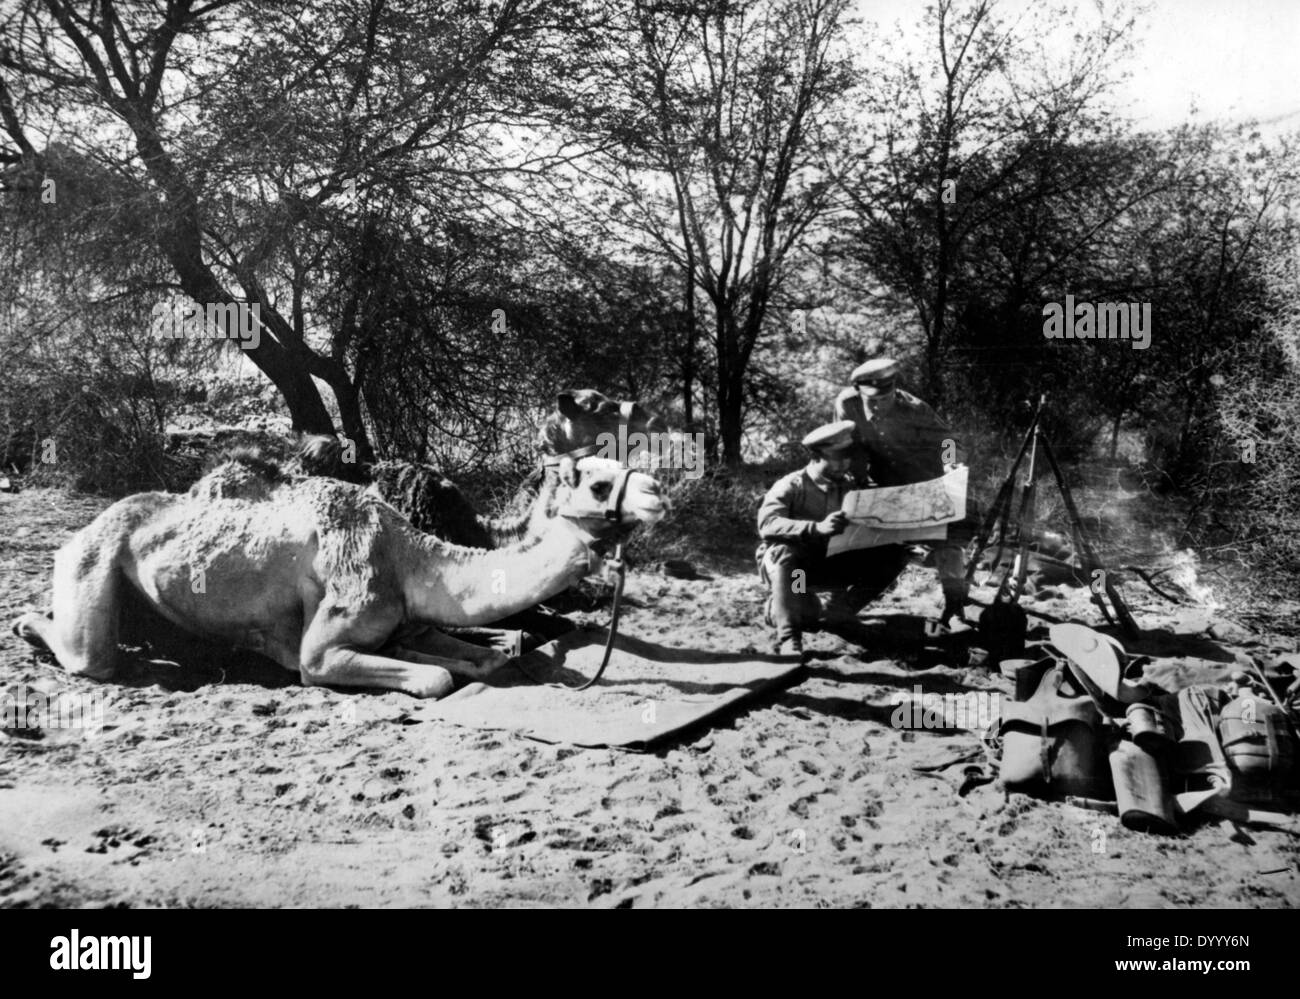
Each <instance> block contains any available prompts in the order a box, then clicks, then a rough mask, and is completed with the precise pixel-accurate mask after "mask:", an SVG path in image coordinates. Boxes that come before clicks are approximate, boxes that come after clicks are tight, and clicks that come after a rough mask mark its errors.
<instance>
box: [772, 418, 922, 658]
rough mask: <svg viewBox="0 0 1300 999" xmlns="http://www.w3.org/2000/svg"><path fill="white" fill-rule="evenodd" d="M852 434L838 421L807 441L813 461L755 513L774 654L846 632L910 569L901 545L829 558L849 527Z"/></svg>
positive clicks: (774, 491) (848, 426) (853, 483)
mask: <svg viewBox="0 0 1300 999" xmlns="http://www.w3.org/2000/svg"><path fill="white" fill-rule="evenodd" d="M853 429H854V425H853V422H852V421H851V420H838V421H836V422H835V423H827V424H826V425H824V426H821V427H818V428H817V429H816V430H814V431H813V432H812V433H810V434H808V435H807V436H806V437H804V439H803V444H804V446H805V447H807V448H808V449H809V451H811V452H812V457H811V460H810V461H809V462H808V464H807V465H806V466H805V467H804V468H801V469H799V470H798V471H797V472H791V473H790V474H789V475H787V476H785V477H784V478H782V479H780V480H779V481H778V482H777V483H776V484H775V485H774V486H772V488H771V489H769V490H768V492H767V495H766V496H765V497H764V498H763V505H762V506H761V507H760V508H759V511H758V533H759V536H760V537H761V538H762V543H761V544H760V545H759V546H758V552H757V558H758V571H759V575H760V576H761V578H762V580H763V582H764V584H765V585H766V586H768V587H769V589H770V590H771V595H770V596H769V597H768V602H767V619H768V624H770V625H772V626H773V627H775V628H776V651H777V652H778V653H780V652H781V651H782V649H783V647H784V646H786V645H787V644H788V645H789V646H790V647H791V649H792V651H794V652H796V653H798V654H800V655H802V653H803V632H804V631H805V630H815V629H817V628H819V627H820V626H821V625H823V624H826V625H830V626H832V627H842V626H845V625H851V624H852V622H853V621H855V620H856V618H857V612H858V611H859V610H860V609H861V608H862V607H864V606H866V605H867V604H868V603H870V602H871V601H872V600H874V599H875V598H876V597H878V596H879V595H880V594H881V593H882V592H884V590H885V589H887V588H888V586H889V585H890V583H892V582H893V580H894V578H895V577H896V576H897V575H898V573H899V572H901V571H902V568H903V566H904V565H906V564H907V555H908V552H907V549H906V548H903V547H902V546H901V545H886V546H881V547H877V548H867V549H858V550H855V551H848V552H842V553H840V554H838V555H833V556H828V555H827V552H826V544H827V539H829V538H831V537H833V536H834V535H836V534H839V533H840V532H841V531H843V530H844V529H845V527H847V526H848V518H847V517H846V516H845V515H844V512H843V509H842V507H843V505H844V494H845V493H847V492H848V491H850V490H852V489H856V488H858V482H857V481H856V480H855V479H854V478H853V474H852V471H851V468H850V464H851V461H850V459H851V455H852V453H853V448H854V441H853ZM826 588H830V589H831V590H832V591H833V594H832V597H831V599H830V602H829V603H828V604H827V607H826V610H825V611H823V610H822V606H821V603H820V602H819V601H818V599H817V594H816V590H817V589H826Z"/></svg>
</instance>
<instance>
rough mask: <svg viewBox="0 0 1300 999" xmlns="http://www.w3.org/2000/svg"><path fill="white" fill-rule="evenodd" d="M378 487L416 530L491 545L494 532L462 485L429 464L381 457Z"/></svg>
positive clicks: (475, 545) (376, 472)
mask: <svg viewBox="0 0 1300 999" xmlns="http://www.w3.org/2000/svg"><path fill="white" fill-rule="evenodd" d="M372 471H373V474H374V481H375V487H376V489H377V490H378V492H379V494H380V495H381V496H383V497H384V499H386V500H387V501H388V502H389V503H391V504H392V505H393V507H394V508H395V509H397V510H399V511H400V512H401V514H402V516H404V517H405V518H406V519H407V520H408V521H410V523H411V525H412V526H413V527H415V528H416V530H419V531H423V532H424V533H425V534H432V535H434V536H435V537H439V538H442V539H443V540H446V541H452V542H454V543H456V544H458V545H466V546H468V547H470V548H492V547H495V546H494V545H493V543H492V536H491V535H490V534H489V533H488V532H487V530H486V529H485V528H484V527H483V525H482V524H481V523H480V522H479V520H478V515H477V514H476V513H475V510H474V506H473V504H471V503H470V501H469V500H468V499H467V498H466V497H465V494H464V493H463V492H461V491H460V488H459V487H458V486H457V485H456V484H455V483H454V482H452V481H451V480H450V479H448V478H446V477H445V476H444V475H442V474H441V473H440V472H438V471H437V470H436V469H434V468H431V467H430V466H428V465H414V464H410V463H408V462H403V461H381V462H379V463H378V464H377V465H375V466H374V468H373V470H372Z"/></svg>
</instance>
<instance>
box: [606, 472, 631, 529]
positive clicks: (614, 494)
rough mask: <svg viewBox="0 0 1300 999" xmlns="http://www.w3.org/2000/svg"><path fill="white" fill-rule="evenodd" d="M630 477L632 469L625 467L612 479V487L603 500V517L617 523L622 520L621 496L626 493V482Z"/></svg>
mask: <svg viewBox="0 0 1300 999" xmlns="http://www.w3.org/2000/svg"><path fill="white" fill-rule="evenodd" d="M631 477H632V469H630V468H625V469H623V470H622V471H621V472H619V473H618V477H617V478H615V479H614V485H613V488H611V489H610V491H609V499H607V500H606V501H605V519H606V520H608V521H610V522H612V523H614V524H619V523H621V522H622V520H623V497H625V496H626V495H627V482H628V479H630V478H631Z"/></svg>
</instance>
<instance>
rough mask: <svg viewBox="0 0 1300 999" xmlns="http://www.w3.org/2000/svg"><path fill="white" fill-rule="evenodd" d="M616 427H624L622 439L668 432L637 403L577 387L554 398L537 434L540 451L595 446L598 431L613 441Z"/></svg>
mask: <svg viewBox="0 0 1300 999" xmlns="http://www.w3.org/2000/svg"><path fill="white" fill-rule="evenodd" d="M620 427H626V430H625V431H624V432H623V436H624V439H625V440H626V439H628V438H631V437H632V436H633V435H634V434H642V435H645V436H646V437H648V436H649V435H650V434H665V433H667V432H668V424H666V423H665V422H664V421H663V420H661V419H660V418H659V417H658V416H656V415H655V414H654V413H652V412H650V411H649V410H648V409H646V408H645V407H644V406H642V405H641V403H639V402H635V401H627V402H620V401H619V400H617V399H610V398H608V397H607V396H604V395H602V394H601V393H599V392H597V391H596V390H595V389H578V390H576V391H565V392H561V393H560V394H559V395H557V396H556V397H555V412H553V413H552V414H551V415H550V416H548V417H547V418H546V422H545V423H543V424H542V429H541V433H540V435H539V436H540V440H541V445H542V450H543V451H545V452H546V453H547V454H549V455H560V454H567V453H568V452H570V451H577V450H578V449H580V448H595V447H598V446H599V445H600V444H602V443H603V441H602V440H601V435H602V434H610V435H612V437H613V439H615V440H617V439H618V437H619V428H620ZM606 439H608V438H606Z"/></svg>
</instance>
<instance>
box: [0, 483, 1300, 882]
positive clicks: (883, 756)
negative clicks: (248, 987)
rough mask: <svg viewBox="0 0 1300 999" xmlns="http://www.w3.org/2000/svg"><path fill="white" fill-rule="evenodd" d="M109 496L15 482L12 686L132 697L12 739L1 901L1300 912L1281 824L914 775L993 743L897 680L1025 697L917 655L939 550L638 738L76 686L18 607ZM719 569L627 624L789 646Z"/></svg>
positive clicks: (1183, 645)
mask: <svg viewBox="0 0 1300 999" xmlns="http://www.w3.org/2000/svg"><path fill="white" fill-rule="evenodd" d="M104 505H106V503H105V502H104V501H99V500H93V499H88V498H85V497H77V496H69V495H68V494H65V493H57V492H47V491H32V492H26V493H22V494H19V495H17V496H13V495H4V494H0V620H3V622H5V624H6V628H5V632H4V635H3V637H2V638H0V688H11V687H14V686H16V685H21V684H29V685H32V686H33V687H35V688H38V689H47V690H50V691H54V690H71V691H74V692H80V693H82V694H92V693H93V694H98V695H101V696H106V697H107V698H108V702H107V708H106V715H105V722H106V727H105V729H104V731H103V732H102V733H100V734H99V735H97V736H96V737H94V738H85V737H84V733H83V732H82V731H80V730H52V731H50V732H47V733H45V734H44V737H43V738H36V739H34V738H30V737H22V736H19V735H7V736H0V906H42V905H47V906H48V905H55V906H100V905H129V906H318V905H326V906H410V905H439V906H443V905H453V906H454V905H459V906H495V905H556V906H597V907H614V908H617V907H629V906H656V905H658V906H860V907H868V906H869V907H907V906H948V907H953V906H959V907H1006V906H1015V907H1051V906H1100V907H1108V908H1109V907H1201V906H1227V907H1235V906H1250V907H1270V908H1277V907H1291V906H1294V905H1295V904H1296V903H1297V902H1298V901H1300V877H1298V874H1300V870H1298V868H1297V861H1298V858H1300V853H1298V851H1297V839H1296V838H1294V837H1292V836H1289V835H1287V834H1284V833H1281V832H1275V831H1269V830H1260V829H1250V830H1246V829H1244V828H1238V827H1235V826H1233V825H1232V824H1230V823H1227V822H1217V823H1209V824H1205V825H1202V826H1200V827H1199V828H1197V829H1196V830H1195V831H1194V832H1192V833H1191V834H1189V835H1186V836H1181V837H1176V838H1170V837H1157V836H1149V835H1144V834H1138V833H1133V832H1129V831H1127V830H1125V829H1123V828H1122V827H1121V826H1120V825H1119V822H1118V820H1117V819H1115V818H1113V817H1111V816H1108V815H1104V814H1099V813H1096V812H1090V811H1085V810H1082V809H1079V808H1075V807H1072V806H1067V805H1063V804H1055V803H1044V802H1040V801H1035V800H1033V799H1030V798H1027V797H1023V796H1020V795H1013V796H1011V797H1009V798H1008V797H1007V796H1006V795H1004V794H1003V792H1002V791H1000V790H999V789H997V787H996V785H992V784H986V785H982V786H978V787H975V788H974V789H971V790H969V791H968V793H965V794H964V795H959V793H958V791H959V788H960V786H961V785H962V783H963V767H964V766H965V764H963V763H960V762H957V763H955V764H954V765H952V766H950V767H948V768H946V769H943V770H941V771H939V772H937V773H920V772H918V771H916V770H914V769H913V768H914V767H918V766H926V765H935V764H942V763H944V762H948V761H956V760H959V759H960V758H961V757H963V756H965V755H966V754H968V753H971V752H972V751H974V750H977V749H978V748H979V740H978V738H977V737H976V736H975V735H974V734H972V733H970V732H963V731H948V732H941V731H933V730H921V731H915V730H906V729H899V728H896V727H894V726H893V725H892V724H891V716H892V715H893V713H894V702H895V698H896V695H897V694H899V693H900V692H904V693H906V692H911V691H912V690H913V689H914V688H915V687H916V685H918V684H919V685H921V686H922V687H923V688H924V689H925V690H926V691H928V692H934V693H965V692H976V693H983V694H988V695H1007V694H1008V693H1009V691H1010V687H1009V684H1007V682H1006V681H1004V680H1003V679H1002V678H1000V677H997V676H992V677H990V676H989V675H987V674H986V673H985V672H983V671H982V670H980V669H974V668H959V667H958V666H957V665H955V664H954V663H953V661H952V660H953V657H952V656H946V657H945V655H944V654H943V653H942V652H935V651H933V650H932V651H930V652H927V651H926V650H925V649H924V648H922V643H921V642H920V641H918V640H917V637H916V631H917V629H918V628H919V622H920V620H921V619H922V618H923V617H924V616H925V615H927V614H931V613H933V612H934V611H935V610H936V609H937V605H938V593H937V587H936V586H935V584H934V577H933V574H932V573H931V572H929V571H927V570H924V569H921V568H919V567H913V568H912V569H909V573H908V575H907V576H906V577H905V578H904V580H903V582H902V583H901V584H900V586H899V587H898V589H897V591H896V592H895V593H893V594H891V595H889V596H888V597H886V598H885V599H884V600H883V601H882V602H881V604H879V605H878V606H876V607H874V608H872V609H870V610H869V612H868V615H867V618H868V619H867V625H868V627H871V628H873V629H875V634H877V635H878V637H879V641H871V642H869V643H868V644H867V647H866V648H865V649H864V648H859V647H857V646H854V645H848V644H846V643H844V642H843V641H841V640H840V639H837V638H834V637H832V636H829V635H824V634H823V635H817V636H812V637H811V638H810V643H809V644H810V646H811V648H812V649H813V650H814V653H815V659H814V660H813V662H812V664H811V667H810V669H809V670H808V674H807V677H806V679H804V680H803V681H802V682H801V683H799V684H798V685H797V686H795V687H792V688H791V689H789V690H787V691H786V692H784V693H782V694H779V695H776V696H773V697H770V698H769V699H768V700H766V701H764V702H762V703H760V704H758V705H756V706H754V707H751V708H750V709H748V710H746V711H743V712H742V713H740V714H738V715H737V716H736V717H734V718H733V719H731V720H730V721H728V722H725V723H723V724H722V725H720V726H715V727H714V728H713V729H711V730H709V731H706V732H703V733H700V734H698V735H695V736H693V737H692V738H691V739H690V740H689V741H687V742H685V743H683V744H679V745H676V746H674V747H672V748H669V749H667V750H665V751H663V752H661V753H657V754H644V755H638V754H630V753H624V752H618V751H610V750H578V749H574V748H571V747H564V746H552V745H545V744H540V743H536V742H531V741H529V740H526V739H523V738H521V737H518V736H515V735H510V734H502V733H493V732H482V731H474V730H465V729H459V728H455V727H451V726H445V725H437V724H434V723H428V722H417V721H415V720H414V719H412V718H411V717H410V715H409V712H410V710H411V707H412V704H413V703H414V702H412V701H411V700H410V699H408V698H406V697H404V696H402V695H398V694H383V695H368V694H353V693H347V692H343V691H333V690H325V689H319V688H305V687H302V686H301V685H299V683H298V681H297V678H296V677H292V676H289V675H287V674H284V673H283V672H282V671H280V670H279V669H278V667H275V666H273V665H271V664H269V663H265V664H264V663H261V662H254V661H249V660H247V659H240V658H235V657H231V656H229V655H227V654H225V653H223V652H221V650H211V651H208V652H203V653H199V654H194V655H191V656H188V657H185V658H184V660H183V661H182V662H181V663H180V664H179V665H178V664H176V663H166V662H149V661H146V660H144V659H143V658H142V657H139V656H137V657H135V658H133V659H130V660H128V662H127V664H126V665H125V667H124V669H123V671H122V674H121V676H120V677H118V678H117V679H116V680H115V681H114V682H111V683H108V684H95V683H92V682H88V681H81V680H77V679H71V680H70V679H68V678H67V677H66V676H64V675H63V674H62V673H61V672H60V671H59V670H58V669H57V668H55V667H54V666H52V665H50V664H49V662H48V659H45V658H43V657H40V656H37V655H35V654H34V653H33V651H32V650H31V649H30V648H29V647H28V646H27V645H26V644H25V643H23V642H21V641H19V640H17V639H15V638H12V637H11V636H9V634H8V630H7V623H8V622H9V621H10V620H11V619H12V618H13V617H14V616H16V614H17V613H19V612H21V611H22V610H23V609H25V608H27V607H37V606H43V605H44V603H45V600H46V591H47V589H48V586H49V573H50V568H51V565H52V556H53V551H54V550H55V548H57V546H58V545H59V544H61V543H62V542H63V541H65V540H66V539H67V537H69V536H70V534H71V532H72V531H73V530H75V529H76V528H79V527H80V526H82V525H84V524H85V523H87V522H88V521H89V520H90V519H91V517H92V516H93V515H94V513H95V512H96V511H97V510H98V509H100V508H102V507H103V506H104ZM699 568H701V569H702V570H703V571H705V572H707V573H708V574H709V575H711V576H712V577H713V578H711V579H708V580H694V581H684V580H678V579H669V578H666V577H664V576H662V575H659V574H656V573H651V572H645V573H635V574H633V576H632V577H631V579H630V583H629V590H628V592H629V595H630V597H631V600H630V606H629V608H628V610H627V611H626V615H625V619H624V620H625V630H626V632H627V633H628V634H632V635H637V636H639V637H643V638H647V639H651V640H655V641H660V642H664V643H665V644H674V645H682V646H690V647H696V648H705V649H719V650H724V649H725V650H731V651H736V650H742V649H745V648H746V647H750V648H757V649H761V650H763V651H766V650H767V648H768V643H769V636H768V635H767V633H766V629H764V628H763V627H762V626H761V623H759V622H760V619H761V613H760V597H761V594H760V591H759V589H758V583H757V579H756V577H755V576H754V575H753V573H752V570H751V568H750V566H749V565H747V564H746V563H745V561H744V560H742V559H739V558H737V559H735V560H734V561H732V562H730V563H718V564H713V565H708V564H702V565H700V566H699ZM1071 599H1075V600H1078V601H1080V602H1079V604H1078V607H1077V608H1075V609H1079V610H1082V609H1083V608H1084V607H1085V606H1086V605H1084V604H1082V602H1081V600H1082V598H1081V597H1080V596H1079V595H1078V594H1075V595H1073V597H1072V598H1071ZM1043 606H1044V607H1045V608H1049V609H1052V610H1054V611H1055V612H1056V613H1061V612H1062V611H1068V610H1070V609H1071V608H1070V606H1069V605H1068V602H1067V601H1066V600H1058V601H1055V602H1053V603H1052V604H1050V605H1043ZM1164 606H1165V607H1168V605H1164ZM1150 609H1151V611H1152V613H1149V614H1147V615H1146V616H1145V617H1144V623H1145V624H1147V625H1148V626H1150V627H1155V626H1163V627H1165V628H1166V631H1165V632H1164V633H1163V634H1161V635H1159V636H1157V637H1158V639H1159V642H1161V643H1163V644H1162V645H1161V650H1162V651H1163V652H1164V653H1165V655H1166V656H1168V657H1173V658H1166V659H1164V660H1162V661H1161V669H1162V674H1161V675H1162V676H1163V677H1164V678H1165V679H1166V680H1169V679H1173V680H1174V681H1176V682H1177V681H1180V680H1181V681H1184V682H1190V681H1193V680H1199V679H1204V678H1207V677H1214V676H1221V675H1223V674H1224V673H1225V672H1226V670H1228V669H1230V668H1231V662H1232V654H1231V652H1232V650H1231V648H1230V647H1228V646H1226V645H1225V642H1223V641H1216V640H1214V639H1213V637H1212V636H1211V637H1206V635H1205V629H1206V627H1207V620H1206V619H1205V618H1204V616H1202V617H1201V618H1199V619H1198V618H1197V616H1196V615H1195V614H1194V613H1193V614H1190V615H1189V614H1186V613H1184V614H1182V615H1181V616H1179V617H1177V618H1175V617H1172V616H1170V615H1169V614H1168V613H1167V612H1164V611H1162V613H1163V614H1164V616H1163V617H1157V616H1156V615H1155V613H1154V612H1155V611H1157V610H1159V608H1158V607H1157V606H1156V605H1155V604H1152V605H1150ZM873 615H874V616H873ZM596 618H597V619H599V615H597V616H596ZM1083 619H1084V620H1089V621H1090V620H1092V618H1091V614H1090V612H1088V611H1086V610H1085V611H1083ZM1229 631H1231V629H1230V628H1229ZM1218 634H1219V637H1220V638H1221V639H1226V640H1227V641H1237V642H1238V643H1243V642H1248V641H1254V642H1255V643H1257V646H1258V648H1257V649H1256V651H1262V650H1267V649H1269V648H1271V647H1280V646H1276V645H1273V644H1270V642H1269V641H1268V640H1267V639H1263V638H1261V637H1259V636H1251V635H1248V634H1244V633H1235V634H1232V633H1226V632H1223V630H1222V626H1221V629H1220V632H1219V633H1218ZM1157 644H1159V643H1157ZM945 658H946V659H947V662H946V663H945V661H944V660H945ZM936 663H937V665H936ZM611 669H617V664H615V665H614V666H612V667H611ZM29 734H30V733H29Z"/></svg>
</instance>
